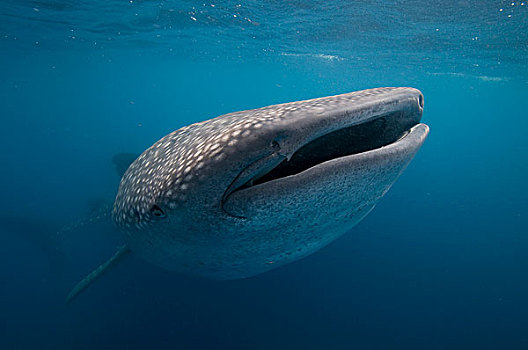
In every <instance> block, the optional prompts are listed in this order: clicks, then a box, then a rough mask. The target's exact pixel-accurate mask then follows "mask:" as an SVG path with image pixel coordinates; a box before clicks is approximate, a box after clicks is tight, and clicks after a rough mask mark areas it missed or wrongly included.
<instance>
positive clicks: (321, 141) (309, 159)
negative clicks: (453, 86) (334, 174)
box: [224, 111, 419, 198]
mask: <svg viewBox="0 0 528 350" xmlns="http://www.w3.org/2000/svg"><path fill="white" fill-rule="evenodd" d="M418 123H419V117H418V119H417V118H409V117H408V116H406V115H405V113H404V112H402V111H396V112H392V113H389V114H385V115H381V116H373V117H371V118H369V119H368V120H367V121H365V122H363V123H360V124H354V125H351V126H347V127H344V128H341V129H338V130H334V131H332V132H329V133H327V134H324V135H322V136H320V137H317V138H315V139H314V140H311V141H310V142H308V143H306V144H305V145H303V146H302V147H300V148H299V149H297V150H296V151H295V153H294V154H293V155H292V156H291V157H290V159H286V158H281V159H280V160H279V162H278V164H276V163H275V164H273V165H271V166H270V167H268V171H265V172H263V171H260V172H256V173H255V174H253V176H252V177H249V179H248V178H247V177H246V180H245V181H244V182H243V183H240V182H239V183H238V186H232V187H231V188H230V189H228V191H226V196H225V197H227V196H228V195H229V194H231V193H233V192H234V191H237V190H242V189H246V188H248V187H251V186H256V185H260V184H263V183H266V182H269V181H273V180H277V179H280V178H284V177H287V176H291V175H296V174H299V173H301V172H303V171H305V170H307V169H310V168H312V167H315V166H317V165H319V164H322V163H324V162H327V161H329V160H333V159H338V158H342V157H347V156H351V155H356V154H360V153H364V152H368V151H374V150H378V149H380V148H382V147H384V146H388V145H390V144H392V143H395V142H397V141H400V140H402V139H403V138H405V136H406V135H407V134H408V133H409V130H410V129H411V128H412V127H413V126H414V125H416V124H418ZM251 167H252V165H250V166H249V167H248V168H251ZM248 168H246V169H245V170H247V169H248ZM225 197H224V198H225Z"/></svg>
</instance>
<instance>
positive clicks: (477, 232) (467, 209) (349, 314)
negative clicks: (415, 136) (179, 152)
mask: <svg viewBox="0 0 528 350" xmlns="http://www.w3.org/2000/svg"><path fill="white" fill-rule="evenodd" d="M379 86H412V87H416V88H419V89H420V90H421V91H422V92H423V93H424V95H425V111H424V116H423V121H424V122H425V123H427V124H428V125H429V126H430V127H431V133H430V135H429V138H428V139H427V141H426V142H425V145H424V146H423V148H422V149H421V150H420V152H419V153H418V155H417V156H416V158H415V159H414V160H413V162H412V163H411V165H410V166H409V167H408V169H407V170H406V172H405V173H404V174H403V175H402V177H401V178H400V179H399V180H398V181H397V182H396V184H395V185H394V186H393V188H392V189H391V190H390V191H389V192H388V193H387V195H386V196H385V197H384V198H383V199H382V200H381V202H380V203H379V205H378V206H377V207H376V209H375V210H374V211H373V212H372V213H371V214H370V215H369V216H368V217H367V218H366V219H365V220H364V221H363V222H361V223H360V224H359V225H358V226H356V227H355V228H354V229H353V230H352V231H351V232H350V233H348V234H347V235H345V236H343V237H342V238H340V239H339V240H337V241H335V242H334V243H333V244H331V245H330V246H328V247H326V248H325V249H323V250H321V251H319V252H318V253H316V254H314V255H312V256H309V257H308V258H305V259H303V260H300V261H298V262H296V263H293V264H290V265H287V266H284V267H281V268H279V269H276V270H273V271H270V272H267V273H265V274H262V275H259V276H256V277H253V278H249V279H244V280H238V281H228V282H215V281H208V280H202V279H197V278H192V277H186V276H181V275H178V274H175V273H172V272H167V271H164V270H161V269H159V268H157V267H155V266H151V265H148V264H147V263H145V262H143V261H141V260H140V259H138V258H132V259H129V260H127V261H124V262H123V263H122V264H120V265H118V266H117V267H116V268H115V269H114V270H112V271H111V272H108V274H107V275H105V276H104V277H103V278H102V279H101V280H100V281H98V282H97V283H96V284H94V285H93V286H92V287H91V288H90V289H89V290H88V291H87V292H86V293H84V294H83V295H82V296H80V298H79V299H77V300H75V302H74V303H72V304H70V305H64V298H65V295H66V294H67V292H68V291H69V289H70V288H71V287H72V286H73V285H74V284H75V283H76V282H77V281H78V280H79V279H80V278H81V277H82V276H83V275H85V274H86V273H87V272H88V271H90V270H91V269H92V268H94V267H95V266H97V264H99V263H100V262H102V261H104V260H105V259H106V258H107V257H109V256H110V255H111V254H112V253H113V252H114V251H115V249H116V247H117V246H118V245H119V244H120V243H121V242H122V241H121V238H120V236H119V233H117V232H115V231H114V230H113V229H112V226H111V225H110V224H109V223H107V222H105V221H101V222H97V223H92V224H82V223H81V224H79V225H77V226H79V227H78V228H77V229H75V230H70V231H64V230H61V227H63V226H67V225H71V224H75V223H79V221H78V220H82V219H83V218H89V217H90V215H92V214H93V212H92V214H90V213H91V212H90V210H91V209H93V207H97V205H95V204H94V203H95V202H97V203H106V202H111V201H112V199H113V196H114V195H115V192H116V189H117V185H118V182H119V178H118V176H117V174H116V172H115V169H114V167H113V164H112V162H111V159H112V156H113V155H114V154H117V153H120V152H141V151H142V150H144V149H145V148H147V147H148V146H150V145H151V144H152V143H153V142H155V141H156V140H157V139H159V138H160V137H161V136H163V135H165V134H167V133H168V132H170V131H173V130H175V129H177V128H179V127H181V126H184V125H186V124H189V123H192V122H196V121H201V120H204V119H209V118H212V117H215V116H217V115H220V114H223V113H227V112H231V111H237V110H243V109H249V108H257V107H261V106H265V105H269V104H274V103H281V102H290V101H295V100H299V99H307V98H313V97H320V96H326V95H331V94H337V93H344V92H349V91H354V90H360V89H364V88H371V87H379ZM527 97H528V2H519V1H490V0H485V1H484V0H479V1H477V0H469V1H463V2H461V1H442V2H423V1H416V0H398V1H380V0H373V1H322V0H317V1H316V0H295V1H278V0H277V1H275V0H268V1H256V0H254V1H219V2H194V1H117V0H107V1H96V0H92V1H73V0H54V1H51V0H50V1H48V0H35V1H27V0H3V1H2V2H1V3H0V118H1V119H0V121H1V126H0V139H1V146H2V147H1V150H0V163H1V170H2V171H1V172H0V193H1V197H0V198H1V201H0V213H1V215H0V349H37V348H38V349H146V348H152V349H286V348H302V349H322V348H327V349H485V348H488V349H526V348H528V298H527V296H528V274H527V270H528V229H527V228H528V215H527V209H528V200H527V197H528V185H527V184H528V182H527V181H526V179H527V176H528V158H527V151H528V137H527V136H526V135H527V134H528V98H527ZM57 232H59V233H58V234H57Z"/></svg>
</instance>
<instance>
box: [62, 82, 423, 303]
mask: <svg viewBox="0 0 528 350" xmlns="http://www.w3.org/2000/svg"><path fill="white" fill-rule="evenodd" d="M422 111H423V95H422V94H421V93H420V91H418V90H416V89H413V88H402V87H388V88H377V89H370V90H363V91H357V92H352V93H348V94H342V95H337V96H330V97H323V98H317V99H312V100H306V101H299V102H292V103H286V104H279V105H273V106H268V107H263V108H259V109H254V110H248V111H242V112H235V113H230V114H226V115H222V116H219V117H217V118H214V119H210V120H206V121H203V122H200V123H196V124H192V125H189V126H186V127H183V128H181V129H179V130H176V131H174V132H172V133H170V134H169V135H167V136H165V137H163V138H162V139H160V140H159V141H157V142H156V143H154V145H152V146H151V147H150V148H148V149H147V150H146V151H144V152H143V153H142V154H141V155H140V156H139V157H138V158H137V159H136V160H135V161H133V162H132V164H131V165H130V167H129V168H128V169H127V170H126V172H125V173H124V175H123V177H122V179H121V183H120V185H119V189H118V193H117V196H116V199H115V203H114V207H113V211H112V217H113V220H114V222H115V224H116V225H117V227H118V228H119V229H120V230H121V231H122V232H123V234H124V240H125V245H124V246H122V247H121V248H120V249H119V250H118V251H117V252H116V254H115V255H114V256H113V257H112V258H110V260H108V261H107V262H105V263H104V264H103V265H101V266H99V267H98V268H97V269H96V270H95V271H94V272H92V273H91V274H90V275H88V276H87V277H86V278H85V279H83V280H82V281H81V282H79V283H78V284H77V286H76V287H75V288H74V289H73V290H72V292H71V293H70V294H69V296H68V298H67V300H72V299H73V298H74V297H75V296H77V295H78V294H79V293H80V292H81V291H83V290H84V289H85V288H86V287H87V286H88V285H89V284H90V283H91V282H93V281H94V280H95V279H96V278H97V277H99V276H100V275H101V274H102V273H104V272H105V271H106V270H107V269H108V268H109V267H110V266H112V265H113V264H115V263H116V262H117V261H119V260H120V259H121V258H122V257H123V256H125V255H127V254H129V253H130V252H132V253H133V254H135V255H136V256H139V257H141V258H143V259H144V260H146V261H148V262H151V263H153V264H155V265H158V266H161V267H163V268H166V269H169V270H175V271H178V272H181V273H186V274H191V275H197V276H203V277H208V278H213V279H238V278H245V277H249V276H253V275H257V274H260V273H262V272H265V271H267V270H270V269H273V268H276V267H279V266H281V265H284V264H286V263H289V262H292V261H295V260H297V259H300V258H302V257H304V256H306V255H309V254H311V253H313V252H315V251H317V250H319V249H321V248H322V247H324V246H325V245H327V244H328V243H330V242H332V241H333V240H335V239H336V238H338V237H339V236H341V235H343V234H344V233H345V232H347V231H349V230H350V229H351V228H352V227H353V226H354V225H356V224H357V223H358V222H359V221H360V220H361V219H363V218H364V217H365V216H366V215H367V214H368V213H369V212H370V211H371V210H372V209H373V208H374V206H375V205H376V203H377V202H378V200H379V199H380V198H381V197H382V196H383V195H384V194H385V193H386V192H387V191H388V189H389V188H390V187H391V185H392V184H393V183H394V181H395V180H396V179H397V178H398V177H399V176H400V174H401V173H402V172H403V171H404V169H405V168H406V166H407V165H408V164H409V162H410V161H411V159H412V158H413V157H414V155H415V154H416V152H417V151H418V149H419V148H420V147H421V145H422V144H423V142H424V140H425V138H426V137H427V134H428V131H429V128H428V127H427V126H426V125H425V124H421V123H420V119H421V117H422Z"/></svg>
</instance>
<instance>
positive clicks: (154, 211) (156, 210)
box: [150, 204, 165, 218]
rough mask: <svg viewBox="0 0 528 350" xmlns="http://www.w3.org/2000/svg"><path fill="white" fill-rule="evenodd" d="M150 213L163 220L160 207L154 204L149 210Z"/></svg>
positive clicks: (163, 214)
mask: <svg viewBox="0 0 528 350" xmlns="http://www.w3.org/2000/svg"><path fill="white" fill-rule="evenodd" d="M150 212H151V213H152V215H154V216H155V217H157V218H164V217H165V212H164V211H163V210H162V209H161V208H160V207H158V206H157V205H156V204H154V205H153V206H152V207H151V208H150Z"/></svg>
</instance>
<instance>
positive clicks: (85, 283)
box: [66, 245, 130, 304]
mask: <svg viewBox="0 0 528 350" xmlns="http://www.w3.org/2000/svg"><path fill="white" fill-rule="evenodd" d="M129 253H130V249H128V247H127V246H126V245H123V246H121V247H119V249H118V250H117V251H116V252H115V253H114V255H112V257H111V258H110V259H108V260H107V261H105V262H104V263H102V264H101V265H99V267H97V268H96V269H95V270H93V271H92V272H91V273H90V274H88V275H87V276H86V277H84V278H83V279H82V280H81V281H80V282H79V283H77V284H76V285H75V286H74V287H73V289H72V290H71V291H70V293H69V294H68V296H67V297H66V304H69V303H70V302H71V301H72V300H73V299H75V298H76V297H77V296H78V295H79V294H81V293H82V292H83V291H84V290H85V289H86V288H88V287H89V286H90V285H91V284H92V283H93V282H95V280H97V279H98V278H99V277H101V276H102V275H103V274H104V273H105V272H106V271H108V270H109V269H110V268H111V267H112V266H114V265H115V264H116V263H118V262H119V261H121V260H122V259H123V257H125V256H127V255H129Z"/></svg>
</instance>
